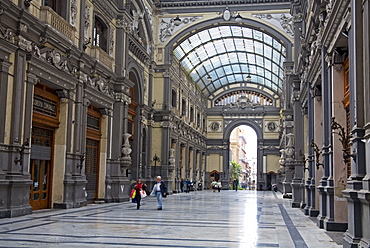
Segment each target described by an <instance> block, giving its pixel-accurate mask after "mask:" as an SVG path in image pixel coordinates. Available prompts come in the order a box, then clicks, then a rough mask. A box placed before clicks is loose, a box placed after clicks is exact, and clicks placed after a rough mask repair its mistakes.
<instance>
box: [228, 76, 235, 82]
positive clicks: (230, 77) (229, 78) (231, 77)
mask: <svg viewBox="0 0 370 248" xmlns="http://www.w3.org/2000/svg"><path fill="white" fill-rule="evenodd" d="M227 81H229V83H234V82H235V81H236V80H235V77H234V75H229V76H227Z"/></svg>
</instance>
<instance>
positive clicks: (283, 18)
mask: <svg viewBox="0 0 370 248" xmlns="http://www.w3.org/2000/svg"><path fill="white" fill-rule="evenodd" d="M252 16H253V17H255V18H258V19H263V20H264V21H266V22H268V23H270V24H272V25H274V26H276V27H277V28H279V29H280V30H282V31H284V32H286V33H287V34H289V36H290V37H294V23H295V21H296V18H297V17H295V16H291V15H290V14H289V13H282V14H281V13H279V14H253V15H252Z"/></svg>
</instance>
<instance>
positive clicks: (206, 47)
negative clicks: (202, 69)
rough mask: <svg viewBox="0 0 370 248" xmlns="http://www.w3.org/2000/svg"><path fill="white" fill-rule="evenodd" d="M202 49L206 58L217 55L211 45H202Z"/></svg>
mask: <svg viewBox="0 0 370 248" xmlns="http://www.w3.org/2000/svg"><path fill="white" fill-rule="evenodd" d="M204 49H205V50H206V52H207V54H208V57H212V56H214V55H216V54H217V51H216V49H215V46H214V45H213V43H207V44H205V45H204Z"/></svg>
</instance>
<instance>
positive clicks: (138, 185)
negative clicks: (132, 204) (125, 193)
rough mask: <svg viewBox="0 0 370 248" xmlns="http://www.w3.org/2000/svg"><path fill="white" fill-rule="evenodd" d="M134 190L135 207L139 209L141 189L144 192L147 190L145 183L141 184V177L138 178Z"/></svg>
mask: <svg viewBox="0 0 370 248" xmlns="http://www.w3.org/2000/svg"><path fill="white" fill-rule="evenodd" d="M134 190H136V195H135V198H134V199H135V200H136V209H138V210H139V209H140V202H141V191H142V190H143V191H145V194H146V192H147V186H146V184H143V181H142V180H141V179H138V180H137V182H136V184H135V186H134Z"/></svg>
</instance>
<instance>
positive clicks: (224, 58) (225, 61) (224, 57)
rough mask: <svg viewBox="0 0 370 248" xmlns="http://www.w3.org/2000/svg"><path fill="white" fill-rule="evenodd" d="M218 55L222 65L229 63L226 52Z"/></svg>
mask: <svg viewBox="0 0 370 248" xmlns="http://www.w3.org/2000/svg"><path fill="white" fill-rule="evenodd" d="M219 57H220V60H221V63H222V64H223V65H225V64H229V63H230V61H229V56H228V55H227V54H221V55H220V56H219Z"/></svg>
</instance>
